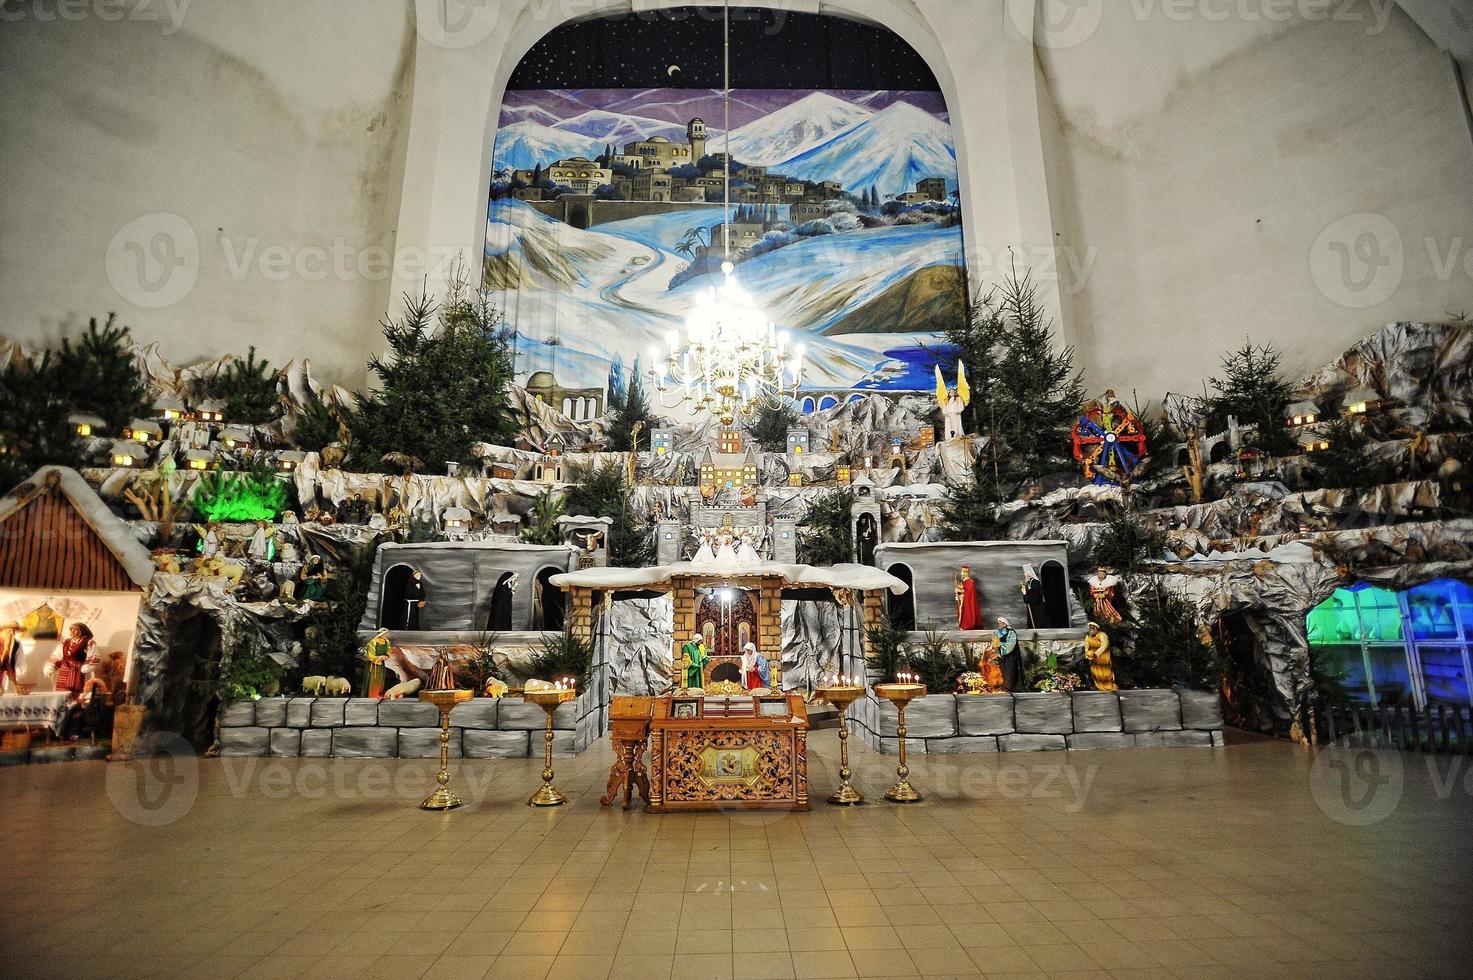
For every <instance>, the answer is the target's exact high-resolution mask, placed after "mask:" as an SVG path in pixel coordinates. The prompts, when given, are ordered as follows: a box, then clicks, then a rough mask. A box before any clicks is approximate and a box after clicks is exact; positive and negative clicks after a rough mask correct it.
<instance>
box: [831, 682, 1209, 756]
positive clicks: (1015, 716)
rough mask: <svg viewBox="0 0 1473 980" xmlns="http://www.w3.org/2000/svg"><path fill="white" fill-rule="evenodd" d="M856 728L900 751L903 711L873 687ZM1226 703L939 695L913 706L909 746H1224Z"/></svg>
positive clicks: (1133, 696)
mask: <svg viewBox="0 0 1473 980" xmlns="http://www.w3.org/2000/svg"><path fill="white" fill-rule="evenodd" d="M849 718H850V726H851V727H850V730H851V731H852V732H854V734H855V735H857V736H858V737H859V738H861V739H863V740H864V741H865V743H866V744H868V745H869V746H870V748H873V749H876V750H877V751H880V752H884V753H894V752H895V751H896V749H897V747H898V738H897V734H898V733H897V732H896V721H897V718H896V710H895V706H894V705H892V704H891V703H890V702H889V701H886V700H884V699H882V698H878V697H876V696H875V695H874V693H873V692H871V693H870V694H869V696H868V697H865V698H861V699H860V700H859V701H856V702H855V703H854V706H853V707H852V708H851V709H850V710H849ZM1222 744H1223V740H1222V705H1221V702H1220V701H1219V699H1218V696H1217V694H1216V693H1214V692H1211V691H1175V690H1171V691H1157V690H1143V691H1119V692H1116V691H1078V692H1076V693H1074V694H1043V693H1037V692H1027V693H1019V694H981V695H969V694H932V695H928V696H927V697H924V698H921V699H919V700H916V701H912V702H911V703H910V706H909V707H908V708H906V710H905V746H906V751H908V752H943V753H948V754H951V753H961V752H1046V751H1057V750H1061V749H1072V750H1074V751H1081V752H1082V751H1093V750H1099V749H1126V748H1135V747H1137V746H1141V747H1178V746H1201V747H1204V748H1206V747H1211V746H1220V745H1222Z"/></svg>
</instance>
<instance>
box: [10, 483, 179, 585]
mask: <svg viewBox="0 0 1473 980" xmlns="http://www.w3.org/2000/svg"><path fill="white" fill-rule="evenodd" d="M152 574H153V562H152V560H151V559H150V558H149V554H148V549H147V548H145V547H144V546H143V545H142V544H141V543H140V542H139V541H138V540H137V539H136V538H134V537H133V536H132V534H131V533H130V532H129V531H128V528H127V525H125V524H123V522H122V521H120V520H118V518H117V517H116V516H114V515H113V514H112V512H111V511H110V510H108V509H107V505H106V504H104V503H103V502H102V500H101V499H100V498H99V497H98V496H97V494H96V493H95V492H93V490H92V488H91V487H90V486H88V485H87V483H86V481H85V480H83V479H82V477H81V475H80V474H78V473H77V472H76V471H74V470H69V469H65V468H63V467H55V466H48V467H44V468H42V469H41V470H39V471H37V472H36V474H35V475H34V476H32V477H31V479H29V480H27V481H26V482H25V483H22V484H21V485H20V486H18V487H16V488H15V489H14V490H13V491H11V492H10V493H9V494H8V495H7V496H5V497H4V498H3V499H0V587H4V588H12V589H55V590H59V591H76V592H83V591H86V592H134V591H138V590H139V589H140V588H141V587H142V586H143V585H145V584H146V583H147V582H148V580H149V577H150V576H151V575H152Z"/></svg>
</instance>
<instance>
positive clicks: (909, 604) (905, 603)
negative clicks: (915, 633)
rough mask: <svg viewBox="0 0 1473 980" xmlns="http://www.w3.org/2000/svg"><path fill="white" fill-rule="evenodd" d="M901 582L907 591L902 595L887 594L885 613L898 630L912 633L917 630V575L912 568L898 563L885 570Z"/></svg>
mask: <svg viewBox="0 0 1473 980" xmlns="http://www.w3.org/2000/svg"><path fill="white" fill-rule="evenodd" d="M885 571H887V572H889V573H890V574H891V575H894V576H895V577H896V578H898V579H900V581H902V582H904V583H905V584H906V586H907V587H906V590H905V592H904V593H902V594H901V595H896V594H895V593H893V592H886V593H885V611H886V613H888V614H889V616H890V622H891V623H892V624H893V625H894V626H895V628H896V629H899V630H906V631H907V632H908V631H911V630H914V629H915V628H916V595H915V574H914V573H913V572H912V571H911V570H910V566H909V565H906V564H903V563H897V564H894V565H891V566H890V567H889V568H887V569H885Z"/></svg>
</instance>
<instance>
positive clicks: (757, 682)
mask: <svg viewBox="0 0 1473 980" xmlns="http://www.w3.org/2000/svg"><path fill="white" fill-rule="evenodd" d="M771 686H772V669H771V668H770V667H768V666H767V658H766V657H764V656H762V654H761V653H760V652H759V651H758V650H757V645H756V644H755V643H748V644H747V645H746V646H744V647H742V687H745V688H746V689H747V690H749V691H753V690H756V689H757V688H759V687H771Z"/></svg>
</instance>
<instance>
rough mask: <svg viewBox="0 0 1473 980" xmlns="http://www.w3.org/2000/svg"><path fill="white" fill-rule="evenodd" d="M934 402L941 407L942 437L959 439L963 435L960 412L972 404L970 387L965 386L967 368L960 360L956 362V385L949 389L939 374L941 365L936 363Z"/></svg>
mask: <svg viewBox="0 0 1473 980" xmlns="http://www.w3.org/2000/svg"><path fill="white" fill-rule="evenodd" d="M936 404H937V405H938V406H940V408H941V420H942V427H943V431H944V438H946V439H947V440H951V439H960V438H961V437H962V435H963V432H962V412H964V411H966V408H967V406H968V405H970V404H972V389H971V388H969V387H967V369H966V368H965V367H963V366H962V362H961V361H957V362H956V387H955V388H952V389H950V390H948V389H947V387H946V379H945V378H943V377H942V376H941V365H939V364H938V365H936Z"/></svg>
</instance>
